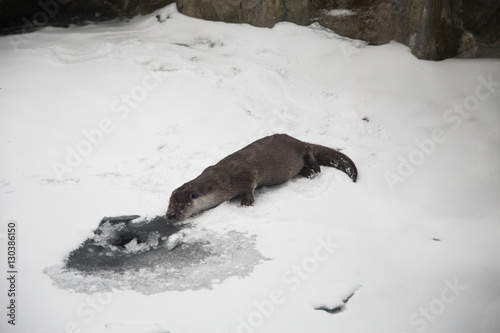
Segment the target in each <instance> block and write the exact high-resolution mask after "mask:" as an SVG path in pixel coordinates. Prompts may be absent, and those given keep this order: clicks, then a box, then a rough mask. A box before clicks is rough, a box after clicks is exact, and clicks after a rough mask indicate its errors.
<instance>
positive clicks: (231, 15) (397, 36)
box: [0, 0, 500, 60]
mask: <svg viewBox="0 0 500 333" xmlns="http://www.w3.org/2000/svg"><path fill="white" fill-rule="evenodd" d="M172 2H174V0H39V1H36V0H0V33H1V34H9V33H23V32H28V31H32V30H34V29H37V28H40V27H44V26H47V25H53V26H67V25H69V24H83V23H85V22H88V21H105V20H111V19H116V18H119V19H127V18H131V17H133V16H136V15H140V14H142V15H144V14H148V13H151V12H153V11H154V10H156V9H158V8H161V7H164V6H166V5H168V4H170V3H172ZM177 8H178V10H179V11H180V12H181V13H183V14H185V15H188V16H192V17H196V18H200V19H204V20H212V21H224V22H231V23H248V24H251V25H254V26H258V27H268V28H271V27H273V26H274V25H275V24H276V23H278V22H282V21H287V22H293V23H296V24H300V25H309V24H312V23H315V22H318V23H319V24H321V25H322V26H324V27H327V28H330V29H332V30H333V31H335V32H336V33H338V34H339V35H342V36H346V37H350V38H356V39H361V40H365V41H367V42H368V43H369V44H372V45H380V44H385V43H388V42H390V41H391V40H394V41H397V42H401V43H403V44H406V45H408V46H409V47H410V49H411V51H412V53H413V54H414V55H415V56H417V57H418V58H421V59H429V60H441V59H445V58H450V57H467V58H472V57H500V1H498V0H407V1H402V0H177Z"/></svg>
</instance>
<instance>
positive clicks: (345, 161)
mask: <svg viewBox="0 0 500 333" xmlns="http://www.w3.org/2000/svg"><path fill="white" fill-rule="evenodd" d="M320 165H325V166H330V167H334V168H337V169H339V170H341V171H343V172H345V173H346V174H347V175H348V176H349V177H350V178H351V179H352V181H353V182H356V179H357V177H358V170H357V169H356V165H354V162H353V161H352V160H351V159H350V158H349V157H347V156H346V155H344V154H343V153H341V152H339V151H337V150H335V149H332V148H328V147H324V146H320V145H316V144H311V143H306V142H302V141H300V140H297V139H295V138H293V137H291V136H288V135H286V134H275V135H271V136H267V137H264V138H262V139H259V140H257V141H255V142H253V143H251V144H249V145H248V146H246V147H245V148H242V149H241V150H238V151H237V152H235V153H233V154H231V155H229V156H227V157H226V158H224V159H222V160H221V161H220V162H218V163H217V164H215V165H212V166H209V167H208V168H206V169H205V170H204V171H203V172H202V173H201V175H199V176H198V177H196V178H195V179H193V180H191V181H190V182H187V183H185V184H184V185H182V186H180V187H179V188H177V189H176V190H174V191H173V192H172V195H171V196H170V202H169V205H168V209H167V213H166V217H167V220H168V221H171V222H177V221H181V220H184V219H185V218H187V217H190V216H192V215H195V214H197V213H200V212H202V211H205V210H207V209H210V208H213V207H215V206H218V205H220V204H221V203H223V202H225V201H228V200H231V199H233V198H235V197H241V205H242V206H251V205H252V204H253V203H254V197H253V193H254V190H255V189H256V188H258V187H262V186H272V185H278V184H282V183H284V182H286V181H287V180H289V179H291V178H293V177H295V176H297V175H301V176H304V177H308V178H310V177H312V176H313V175H314V174H315V173H319V172H320V171H321V170H320Z"/></svg>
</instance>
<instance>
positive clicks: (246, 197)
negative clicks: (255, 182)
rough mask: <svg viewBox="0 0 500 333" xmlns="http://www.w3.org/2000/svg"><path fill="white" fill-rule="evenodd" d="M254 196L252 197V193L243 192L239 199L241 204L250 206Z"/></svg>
mask: <svg viewBox="0 0 500 333" xmlns="http://www.w3.org/2000/svg"><path fill="white" fill-rule="evenodd" d="M254 201H255V200H254V198H253V194H252V193H249V194H243V198H242V199H241V205H242V206H244V207H246V206H251V205H253V203H254Z"/></svg>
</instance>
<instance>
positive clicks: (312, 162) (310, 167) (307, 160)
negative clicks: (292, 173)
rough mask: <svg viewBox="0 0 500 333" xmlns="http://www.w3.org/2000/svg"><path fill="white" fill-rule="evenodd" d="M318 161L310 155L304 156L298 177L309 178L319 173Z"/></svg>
mask: <svg viewBox="0 0 500 333" xmlns="http://www.w3.org/2000/svg"><path fill="white" fill-rule="evenodd" d="M320 172H321V168H320V167H319V164H318V161H316V159H315V158H314V157H312V156H311V155H305V156H304V167H303V168H302V170H300V172H299V175H301V176H304V177H307V178H311V177H312V176H313V175H314V174H315V173H320Z"/></svg>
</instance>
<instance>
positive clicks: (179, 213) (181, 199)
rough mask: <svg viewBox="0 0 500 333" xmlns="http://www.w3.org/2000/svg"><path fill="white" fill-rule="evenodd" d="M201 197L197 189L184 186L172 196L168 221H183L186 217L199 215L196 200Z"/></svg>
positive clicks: (188, 185) (168, 210)
mask: <svg viewBox="0 0 500 333" xmlns="http://www.w3.org/2000/svg"><path fill="white" fill-rule="evenodd" d="M198 197H199V193H197V191H196V189H195V188H194V187H193V186H192V185H190V184H184V185H182V186H181V187H179V188H178V189H176V190H175V191H173V192H172V195H171V196H170V202H169V203H168V209H167V214H166V215H167V220H170V221H181V220H183V219H185V218H186V217H189V216H191V215H193V214H196V213H198V209H197V208H196V206H197V205H196V200H197V199H198Z"/></svg>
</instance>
